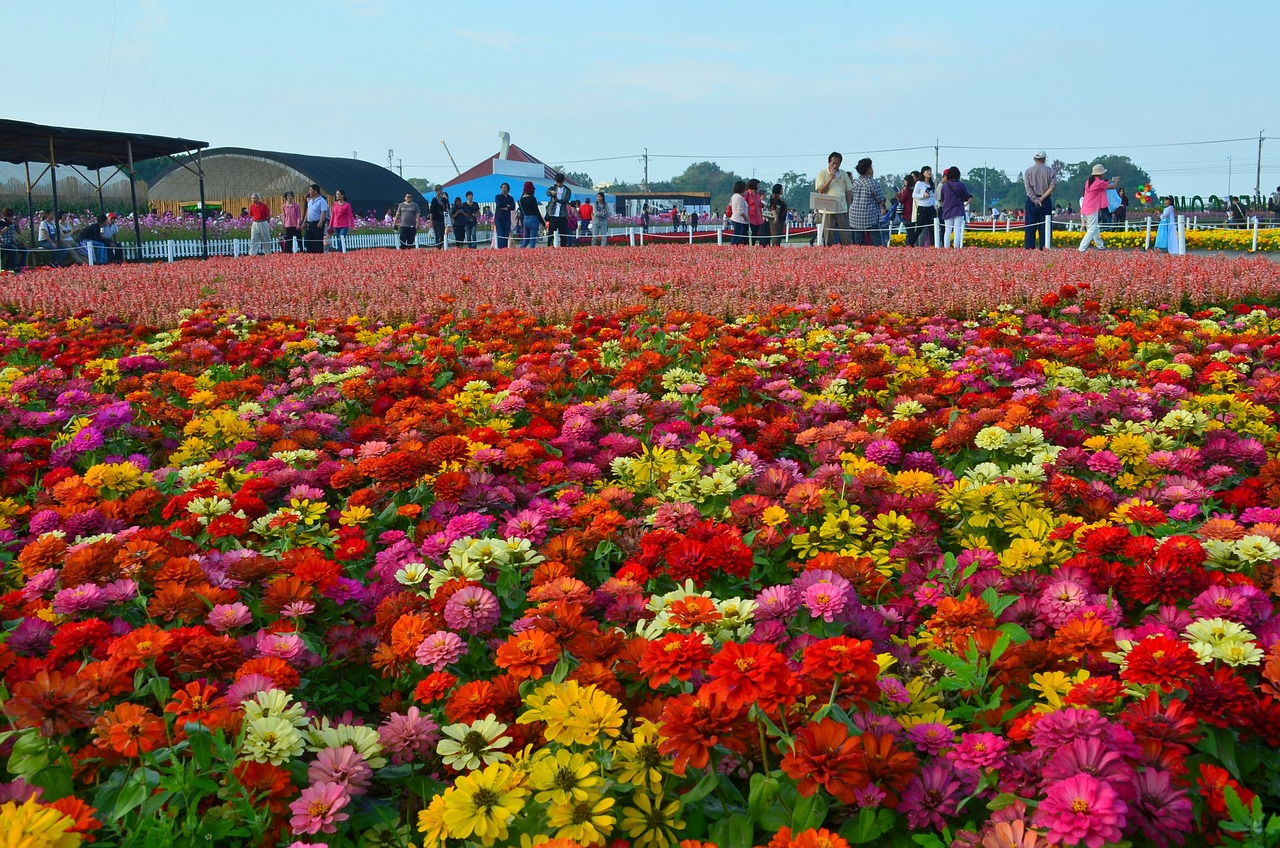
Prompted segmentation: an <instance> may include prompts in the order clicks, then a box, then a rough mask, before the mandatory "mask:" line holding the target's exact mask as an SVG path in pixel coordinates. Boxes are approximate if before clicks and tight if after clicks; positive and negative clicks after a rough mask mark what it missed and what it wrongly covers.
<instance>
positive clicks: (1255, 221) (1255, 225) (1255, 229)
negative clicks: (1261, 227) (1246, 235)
mask: <svg viewBox="0 0 1280 848" xmlns="http://www.w3.org/2000/svg"><path fill="white" fill-rule="evenodd" d="M1249 252H1250V253H1257V252H1258V216H1257V215H1254V216H1253V249H1252V250H1250V251H1249Z"/></svg>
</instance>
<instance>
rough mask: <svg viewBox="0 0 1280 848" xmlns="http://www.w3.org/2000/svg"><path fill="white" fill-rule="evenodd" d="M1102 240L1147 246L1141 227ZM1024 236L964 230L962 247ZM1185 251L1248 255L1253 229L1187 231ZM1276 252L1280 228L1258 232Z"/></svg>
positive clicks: (1011, 243)
mask: <svg viewBox="0 0 1280 848" xmlns="http://www.w3.org/2000/svg"><path fill="white" fill-rule="evenodd" d="M1082 236H1083V233H1081V232H1066V231H1059V230H1054V231H1053V246H1054V247H1056V248H1063V249H1066V248H1075V247H1078V246H1079V245H1080V239H1081V237H1082ZM1155 239H1156V229H1155V226H1154V225H1153V226H1152V228H1151V243H1152V244H1154V243H1155ZM906 240H907V239H906V236H903V235H896V236H894V237H893V243H894V244H895V245H898V244H906ZM1102 241H1103V243H1104V244H1106V245H1107V247H1110V248H1119V249H1134V248H1142V247H1145V246H1147V233H1146V230H1145V229H1144V228H1139V229H1132V230H1107V231H1105V232H1104V233H1103V234H1102ZM1025 243H1026V237H1025V236H1024V235H1023V233H1022V231H1021V230H1011V231H1008V232H1005V231H1003V230H996V231H995V232H991V231H983V230H965V234H964V245H965V247H1005V248H1013V249H1015V250H1016V249H1021V248H1022V246H1023V245H1024V244H1025ZM1187 249H1188V250H1230V251H1237V252H1245V253H1248V252H1251V251H1252V250H1253V230H1191V229H1188V230H1187ZM1275 251H1280V229H1266V230H1259V231H1258V252H1259V253H1273V252H1275Z"/></svg>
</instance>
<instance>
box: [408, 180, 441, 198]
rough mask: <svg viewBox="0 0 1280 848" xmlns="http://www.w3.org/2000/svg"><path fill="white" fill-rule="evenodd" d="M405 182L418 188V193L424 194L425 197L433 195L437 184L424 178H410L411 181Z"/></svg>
mask: <svg viewBox="0 0 1280 848" xmlns="http://www.w3.org/2000/svg"><path fill="white" fill-rule="evenodd" d="M405 182H407V183H408V184H409V185H411V186H413V187H414V188H416V189H417V190H418V191H420V192H422V193H423V194H424V195H428V196H430V195H431V193H432V192H433V191H434V190H435V183H433V182H431V180H428V179H426V178H424V177H410V178H409V179H407V180H405Z"/></svg>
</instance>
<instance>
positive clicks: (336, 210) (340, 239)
mask: <svg viewBox="0 0 1280 848" xmlns="http://www.w3.org/2000/svg"><path fill="white" fill-rule="evenodd" d="M355 224H356V216H355V213H354V212H352V211H351V204H350V203H348V202H347V193H346V192H345V191H343V190H342V189H338V190H336V191H335V192H334V193H333V213H332V215H330V217H329V233H330V234H331V236H332V238H331V239H330V240H329V245H330V247H331V248H332V249H333V250H334V251H335V252H339V253H345V252H346V250H347V230H349V229H351V228H352V227H354V226H355Z"/></svg>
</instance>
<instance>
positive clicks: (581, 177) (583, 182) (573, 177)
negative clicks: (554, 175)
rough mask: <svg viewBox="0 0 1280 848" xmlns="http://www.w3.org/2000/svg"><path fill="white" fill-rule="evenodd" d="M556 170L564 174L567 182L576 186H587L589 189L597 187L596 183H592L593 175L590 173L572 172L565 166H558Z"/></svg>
mask: <svg viewBox="0 0 1280 848" xmlns="http://www.w3.org/2000/svg"><path fill="white" fill-rule="evenodd" d="M556 170H557V171H559V172H560V173H562V174H564V178H565V180H566V181H568V182H571V183H573V184H574V185H580V186H586V187H587V188H594V187H595V183H594V182H593V181H592V179H591V175H590V174H588V173H585V172H583V171H570V170H569V169H567V168H565V167H564V166H563V165H557V166H556Z"/></svg>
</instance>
